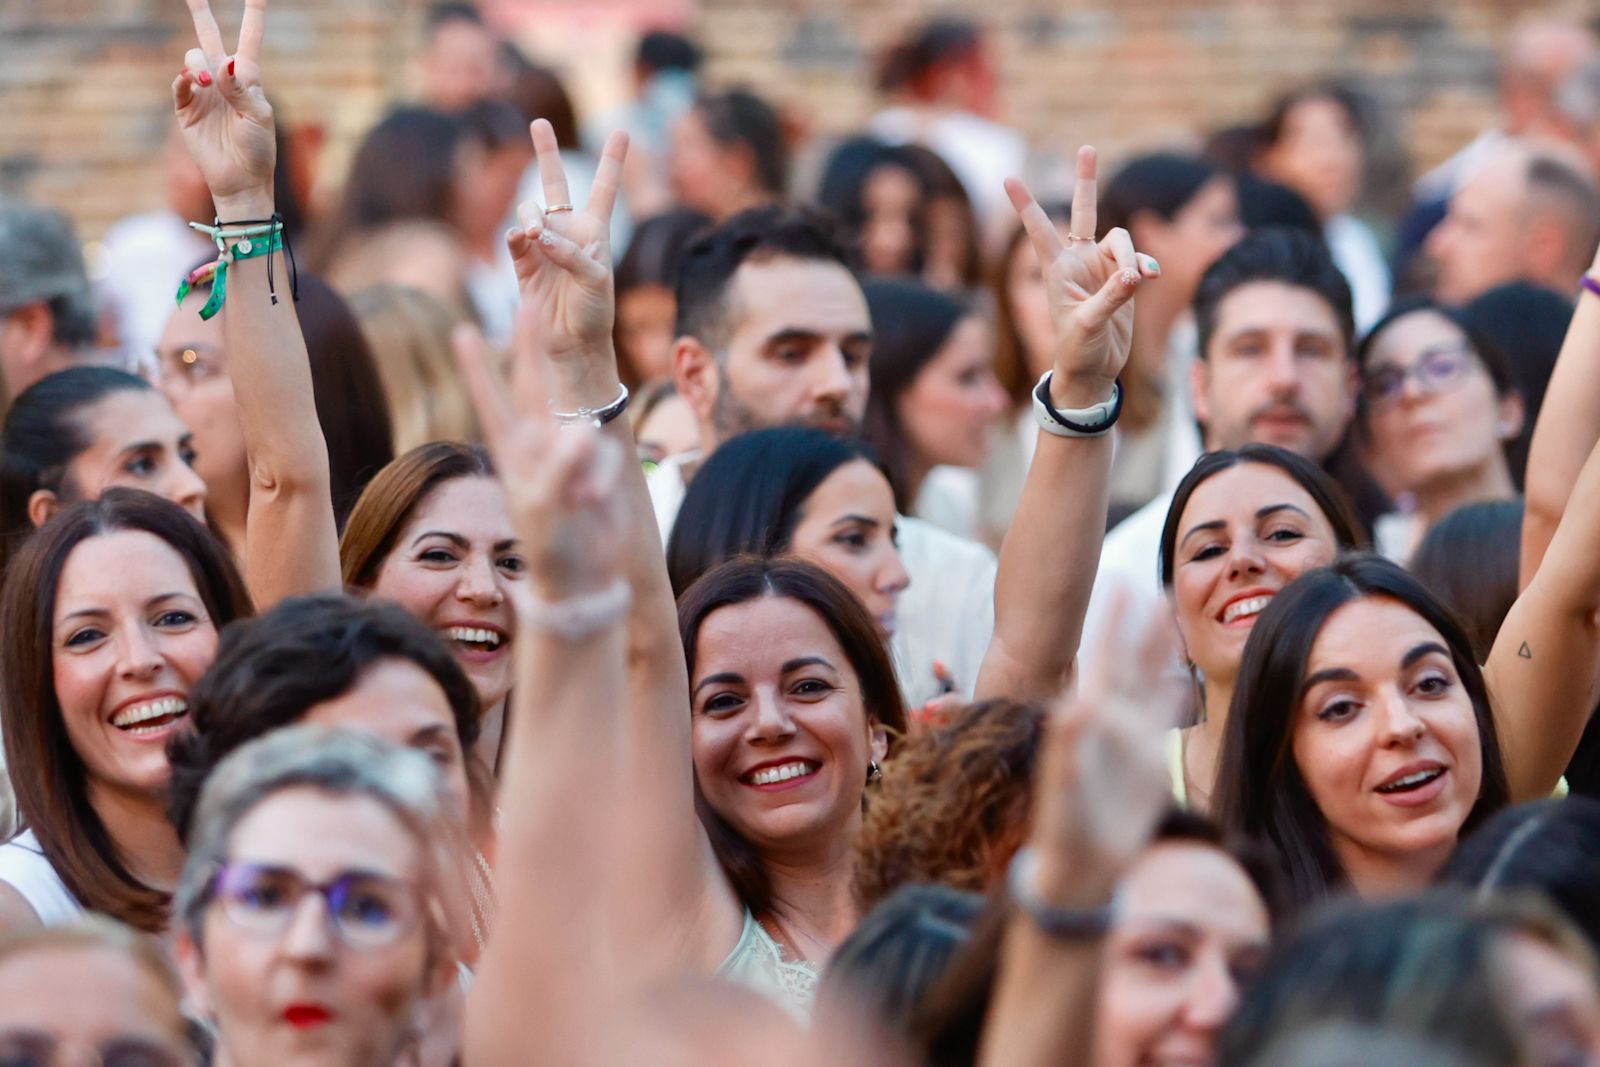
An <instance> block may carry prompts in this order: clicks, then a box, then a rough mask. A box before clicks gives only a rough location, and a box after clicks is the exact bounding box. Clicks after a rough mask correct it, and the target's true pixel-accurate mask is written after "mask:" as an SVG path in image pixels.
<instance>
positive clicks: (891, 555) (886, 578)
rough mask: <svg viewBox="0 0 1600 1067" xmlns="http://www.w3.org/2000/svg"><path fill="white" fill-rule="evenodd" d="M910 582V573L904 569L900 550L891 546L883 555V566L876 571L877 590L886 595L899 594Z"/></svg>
mask: <svg viewBox="0 0 1600 1067" xmlns="http://www.w3.org/2000/svg"><path fill="white" fill-rule="evenodd" d="M910 584H911V573H910V572H909V571H907V570H906V565H905V561H904V560H902V559H901V558H900V550H899V549H897V548H893V547H891V548H890V549H889V551H888V552H887V553H886V554H885V556H884V561H883V567H882V569H881V570H880V571H879V572H878V583H877V585H878V592H880V593H883V594H884V595H886V596H899V595H900V594H901V593H903V592H905V591H906V587H907V586H909V585H910Z"/></svg>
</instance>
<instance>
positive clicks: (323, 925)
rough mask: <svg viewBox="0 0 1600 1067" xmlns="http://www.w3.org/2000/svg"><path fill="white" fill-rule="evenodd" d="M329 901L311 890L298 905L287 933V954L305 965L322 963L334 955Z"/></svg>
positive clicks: (285, 944)
mask: <svg viewBox="0 0 1600 1067" xmlns="http://www.w3.org/2000/svg"><path fill="white" fill-rule="evenodd" d="M331 919H332V916H331V915H329V914H328V902H327V900H326V898H324V897H323V895H322V894H321V893H319V892H317V891H316V890H315V889H307V890H306V891H305V892H304V893H303V894H301V896H300V899H299V900H298V901H296V902H295V905H294V911H293V912H292V913H291V914H290V916H289V925H288V927H287V928H285V929H284V931H283V941H282V945H283V954H284V955H285V956H286V957H288V958H289V959H292V960H296V961H298V962H301V963H319V962H322V961H324V960H326V959H328V958H329V957H330V956H331V955H332V954H333V947H334V946H333V931H332V930H330V929H329V923H330V921H331Z"/></svg>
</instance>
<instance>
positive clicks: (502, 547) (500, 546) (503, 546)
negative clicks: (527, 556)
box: [494, 537, 522, 552]
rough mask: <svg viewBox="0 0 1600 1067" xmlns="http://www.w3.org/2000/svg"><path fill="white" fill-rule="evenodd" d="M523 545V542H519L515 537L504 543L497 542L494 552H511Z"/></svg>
mask: <svg viewBox="0 0 1600 1067" xmlns="http://www.w3.org/2000/svg"><path fill="white" fill-rule="evenodd" d="M521 545H522V542H521V541H519V540H517V539H516V538H515V537H510V538H507V539H506V540H504V541H496V542H495V543H494V550H495V551H496V552H510V551H512V550H513V549H516V548H519V547H520V546H521Z"/></svg>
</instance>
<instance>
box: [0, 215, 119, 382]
mask: <svg viewBox="0 0 1600 1067" xmlns="http://www.w3.org/2000/svg"><path fill="white" fill-rule="evenodd" d="M98 333H99V320H98V317H97V315H96V312H95V302H94V294H93V291H92V290H91V289H90V287H89V277H88V273H87V271H86V270H85V269H84V263H83V250H82V248H81V247H80V246H79V244H78V237H77V234H76V233H74V232H73V228H72V223H71V222H70V221H69V220H68V219H67V217H66V216H65V215H63V214H61V213H60V212H59V211H55V210H52V209H51V208H47V207H44V206H43V205H40V204H33V203H30V202H28V201H26V200H20V199H16V198H13V197H0V375H3V376H4V403H0V414H3V412H4V408H5V407H8V406H9V404H10V399H9V398H10V397H14V396H16V395H17V394H18V393H20V392H22V391H23V390H24V389H26V388H27V387H28V386H30V385H32V384H33V383H34V382H36V381H38V380H39V379H40V378H43V377H44V376H45V375H47V374H50V373H51V372H53V371H58V370H62V369H64V368H66V367H70V366H72V365H73V364H74V363H77V362H80V361H82V360H83V359H85V358H86V356H87V354H88V350H89V349H90V348H91V347H92V346H93V344H94V341H95V338H96V337H97V336H98Z"/></svg>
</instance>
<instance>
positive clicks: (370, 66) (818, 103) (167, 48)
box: [0, 0, 1527, 237]
mask: <svg viewBox="0 0 1600 1067" xmlns="http://www.w3.org/2000/svg"><path fill="white" fill-rule="evenodd" d="M215 2H217V3H218V6H219V19H220V21H221V22H222V23H223V26H224V32H225V34H227V35H228V36H229V38H230V39H231V35H232V32H233V26H234V25H236V20H237V13H236V9H235V5H234V3H233V2H232V0H215ZM424 7H425V2H424V0H272V10H271V12H270V16H269V21H270V31H269V40H268V56H267V64H266V67H267V78H268V80H269V85H270V86H271V87H272V88H273V90H274V92H275V95H276V96H277V98H278V100H279V103H280V106H281V107H282V108H283V110H284V111H285V112H286V113H287V114H288V115H289V116H291V118H293V119H297V120H302V121H310V122H314V123H317V124H320V125H322V126H323V127H324V128H325V130H326V133H327V136H328V150H327V151H326V152H325V153H324V155H323V157H322V166H321V171H322V173H321V179H322V181H323V184H324V185H325V186H326V185H331V184H332V183H333V182H335V181H337V177H338V174H339V173H340V171H341V169H342V166H343V163H344V161H345V160H346V159H347V158H348V153H349V150H350V147H351V145H352V143H353V141H354V139H355V138H357V137H358V136H359V134H360V132H361V131H362V130H363V129H364V128H365V127H366V126H367V125H368V124H369V123H370V122H371V121H372V120H373V118H374V117H375V116H376V115H377V114H378V113H379V112H380V111H381V109H382V107H383V105H384V103H385V101H387V100H389V99H392V98H394V97H396V96H398V95H399V94H400V93H402V92H403V90H404V85H405V81H406V62H407V54H408V49H409V47H410V43H411V42H412V41H413V40H414V39H415V32H416V26H417V24H418V20H419V17H420V13H421V11H422V10H423V8H424ZM699 9H700V13H699V21H698V25H699V32H700V33H701V36H702V38H703V40H704V41H705V43H706V44H707V46H708V48H709V50H710V52H711V53H712V56H713V61H712V64H711V67H710V76H711V78H712V79H713V80H716V81H746V82H750V83H752V84H754V85H755V86H757V87H758V88H759V89H760V90H761V91H763V92H765V93H767V94H768V95H769V96H771V97H772V98H773V99H774V100H775V101H776V102H777V103H779V104H781V105H783V106H785V107H786V108H788V109H789V110H790V112H791V113H792V114H793V115H794V116H795V117H796V118H797V119H798V120H800V121H801V122H803V123H804V124H806V125H807V126H809V127H810V128H812V129H815V130H818V131H841V130H845V129H848V128H850V126H852V125H853V124H855V123H858V122H859V121H860V120H861V119H863V118H864V117H865V116H866V115H868V114H869V113H870V111H871V109H872V107H873V106H874V101H873V98H872V94H871V90H870V72H871V69H872V67H873V58H874V57H875V56H876V55H877V53H878V51H879V50H880V48H881V47H882V45H883V44H884V43H885V42H886V41H888V40H890V39H891V38H892V37H894V36H895V35H897V34H898V33H900V32H901V31H902V30H903V29H904V27H905V26H906V25H908V24H909V23H910V22H912V21H913V20H914V19H915V18H917V17H918V16H919V15H920V14H922V13H927V12H935V11H937V12H941V13H949V12H952V11H955V10H958V9H956V8H953V7H951V6H950V5H939V4H927V3H920V2H913V0H788V2H787V3H779V2H777V0H700V5H699ZM1526 9H1527V5H1526V4H1524V3H1522V2H1520V0H1092V2H1091V0H986V2H985V3H983V4H981V5H980V4H972V3H969V4H967V5H965V7H964V8H963V9H961V10H966V11H967V12H969V13H972V14H976V15H978V16H979V17H981V18H983V19H984V20H985V22H986V24H988V25H989V26H990V27H991V28H992V30H993V33H994V37H993V43H994V48H995V54H996V56H997V58H998V64H999V68H1000V71H1001V74H1002V79H1003V98H1004V99H1005V101H1006V106H1007V109H1008V112H1009V117H1010V119H1011V120H1012V121H1014V122H1015V123H1016V124H1017V125H1019V126H1020V127H1021V128H1023V129H1024V130H1025V131H1027V132H1028V133H1029V134H1030V136H1032V137H1033V138H1034V139H1035V140H1036V141H1037V142H1038V143H1039V144H1040V145H1041V146H1042V147H1044V148H1046V149H1047V150H1051V151H1056V152H1061V153H1070V151H1071V149H1072V148H1073V147H1074V146H1075V145H1077V144H1078V143H1080V142H1082V141H1093V142H1094V143H1096V144H1098V145H1100V146H1101V147H1102V149H1103V151H1104V152H1106V154H1107V155H1108V156H1109V157H1111V158H1112V159H1114V158H1115V157H1116V156H1117V155H1118V154H1121V153H1124V152H1126V151H1128V150H1131V149H1134V148H1143V147H1148V146H1150V145H1153V144H1157V143H1163V142H1167V143H1170V142H1171V141H1173V140H1174V139H1181V138H1190V139H1192V138H1193V137H1194V136H1195V135H1196V133H1197V131H1201V130H1204V129H1207V128H1210V127H1214V126H1217V125H1220V124H1224V123H1230V122H1237V121H1241V120H1244V119H1247V118H1250V117H1252V116H1253V115H1255V114H1256V113H1257V112H1258V110H1259V109H1260V108H1261V107H1262V106H1263V104H1264V102H1265V101H1266V100H1267V99H1269V98H1270V97H1271V96H1272V95H1273V94H1274V93H1275V92H1277V91H1278V90H1280V89H1282V88H1283V87H1285V86H1287V85H1290V84H1293V83H1295V82H1297V81H1301V80H1304V79H1308V78H1312V77H1317V76H1323V75H1332V74H1349V75H1355V76H1357V77H1358V78H1359V80H1360V83H1361V84H1362V85H1363V86H1364V87H1365V88H1366V89H1367V90H1368V91H1369V92H1370V93H1371V94H1372V96H1373V97H1374V99H1375V100H1377V101H1378V103H1379V104H1380V106H1381V109H1382V112H1383V114H1384V115H1385V117H1386V119H1388V120H1389V122H1390V124H1391V127H1392V129H1393V130H1394V131H1395V132H1394V141H1395V144H1396V145H1397V146H1398V149H1399V150H1400V151H1401V152H1403V153H1404V155H1405V156H1406V157H1407V158H1408V159H1409V161H1410V162H1411V163H1412V164H1413V165H1426V164H1429V163H1432V162H1435V161H1437V160H1439V159H1441V158H1443V157H1444V156H1446V155H1448V154H1449V153H1450V152H1451V151H1453V150H1454V149H1455V148H1457V147H1459V146H1460V145H1461V144H1463V143H1465V142H1466V141H1467V140H1469V139H1470V138H1471V137H1472V136H1473V135H1474V134H1475V133H1476V132H1477V131H1478V130H1479V129H1480V128H1482V126H1483V125H1484V124H1485V123H1487V122H1489V121H1491V120H1492V117H1493V103H1494V102H1493V45H1494V42H1495V40H1496V37H1497V35H1498V34H1499V33H1500V32H1501V31H1502V30H1503V29H1504V28H1505V26H1506V25H1507V24H1508V23H1509V21H1510V20H1511V19H1512V18H1514V17H1516V16H1517V15H1518V14H1520V13H1522V12H1523V11H1525V10H1526ZM666 10H678V11H681V10H685V8H684V7H682V6H678V5H675V6H674V7H673V8H670V9H669V8H666V7H664V6H658V5H657V4H656V3H646V2H642V0H632V2H625V0H610V2H609V3H608V2H606V0H600V2H596V0H587V2H581V3H580V2H577V0H574V2H571V3H545V4H535V3H532V2H530V0H494V4H493V14H494V15H495V17H496V18H498V19H500V20H502V22H504V23H505V24H507V25H509V26H512V27H514V30H515V32H516V33H517V35H518V36H519V37H520V38H521V39H522V40H523V42H524V43H525V44H527V45H528V46H529V49H530V51H531V52H532V53H534V54H535V55H537V56H539V58H541V59H543V60H545V61H547V62H551V63H553V64H554V65H555V66H557V67H558V69H562V70H563V71H564V72H565V73H567V74H568V75H569V76H570V77H571V78H572V81H573V84H574V85H575V87H576V88H577V89H578V91H579V95H580V97H581V98H582V100H583V102H586V103H589V104H591V105H598V104H600V103H609V102H610V101H607V100H603V99H602V98H603V97H606V96H607V95H614V94H615V93H616V92H617V91H619V88H618V87H619V86H620V85H621V84H622V73H623V71H624V69H625V66H624V64H625V56H626V52H627V45H628V40H629V37H630V34H631V27H632V26H636V25H639V24H641V23H645V22H650V21H655V20H658V19H660V18H661V17H662V16H661V12H662V11H666ZM191 43H192V38H191V36H190V30H189V26H188V15H187V11H186V9H185V7H184V5H183V3H181V2H180V0H0V188H6V189H10V190H21V191H25V192H28V193H30V194H32V195H35V196H38V197H40V198H42V199H44V200H47V201H50V202H52V203H56V204H58V205H61V206H62V207H64V208H66V209H68V210H69V211H71V212H72V213H73V214H74V215H75V216H76V217H77V218H78V219H79V221H80V225H81V226H82V228H83V231H84V235H85V236H86V237H93V236H95V235H97V234H98V233H100V232H101V231H103V229H104V228H105V227H106V226H107V225H108V224H109V223H110V222H111V221H112V220H114V219H115V218H116V217H118V216H119V215H121V214H124V213H126V212H128V211H132V210H138V209H145V208H149V207H151V206H154V205H156V204H159V203H160V176H159V149H160V145H161V142H162V138H163V137H164V135H165V131H166V123H167V115H168V112H169V109H170V103H169V100H168V85H169V84H170V81H171V77H172V75H173V74H174V73H175V72H176V70H177V68H178V66H179V64H180V63H181V61H182V56H183V52H184V50H185V49H186V48H187V47H188V46H189V45H190V44H191ZM575 55H581V56H583V57H584V65H583V66H582V67H581V69H580V68H579V67H578V65H577V62H576V61H575V60H574V59H572V57H573V56H575Z"/></svg>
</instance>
